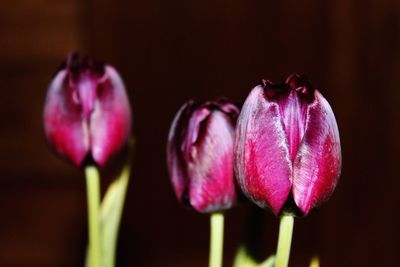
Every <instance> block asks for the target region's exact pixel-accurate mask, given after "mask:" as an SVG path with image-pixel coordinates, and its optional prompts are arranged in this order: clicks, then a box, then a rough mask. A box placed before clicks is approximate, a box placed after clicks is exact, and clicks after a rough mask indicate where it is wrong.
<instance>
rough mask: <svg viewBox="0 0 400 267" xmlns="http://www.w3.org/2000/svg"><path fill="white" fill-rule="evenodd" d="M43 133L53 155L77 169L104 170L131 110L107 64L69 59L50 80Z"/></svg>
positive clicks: (126, 128)
mask: <svg viewBox="0 0 400 267" xmlns="http://www.w3.org/2000/svg"><path fill="white" fill-rule="evenodd" d="M43 121H44V130H45V135H46V137H47V140H48V142H49V143H50V145H51V146H52V147H53V148H54V149H55V150H56V152H57V153H58V154H59V155H61V156H62V157H65V158H67V159H69V160H70V161H72V162H73V164H74V165H76V166H81V165H82V164H83V162H84V161H85V160H87V159H91V160H92V161H94V162H95V163H96V164H98V165H100V166H102V165H104V164H105V163H106V162H107V160H108V159H109V157H110V156H111V155H113V154H114V153H116V152H118V151H119V150H120V149H121V148H122V146H123V145H124V144H125V143H126V141H127V139H128V137H129V133H130V128H131V109H130V105H129V100H128V97H127V94H126V92H125V86H124V84H123V82H122V79H121V77H120V75H119V74H118V72H117V71H116V70H115V69H114V68H113V67H112V66H110V65H107V64H103V63H100V62H97V61H95V60H93V59H91V58H89V57H82V56H80V55H79V54H77V53H74V54H71V55H69V56H68V57H67V59H66V61H65V62H64V63H63V64H62V66H61V68H60V70H59V71H58V72H57V73H56V75H55V77H54V78H53V80H52V81H51V83H50V85H49V88H48V92H47V97H46V102H45V107H44V115H43Z"/></svg>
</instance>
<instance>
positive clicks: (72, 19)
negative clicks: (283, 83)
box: [0, 0, 400, 267]
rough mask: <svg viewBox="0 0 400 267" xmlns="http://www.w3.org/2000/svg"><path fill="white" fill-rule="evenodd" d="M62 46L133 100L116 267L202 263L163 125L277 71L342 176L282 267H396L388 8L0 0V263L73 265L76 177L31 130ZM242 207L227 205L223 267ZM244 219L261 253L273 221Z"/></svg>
mask: <svg viewBox="0 0 400 267" xmlns="http://www.w3.org/2000/svg"><path fill="white" fill-rule="evenodd" d="M72 50H80V51H82V52H83V53H86V54H89V55H92V56H94V57H97V58H99V59H103V60H105V61H107V62H109V63H111V64H113V65H114V66H116V67H117V68H118V70H120V72H121V74H122V76H123V78H124V80H125V83H126V85H127V88H128V90H129V95H130V98H131V101H132V105H133V110H134V128H135V133H136V137H137V147H136V151H135V160H134V163H133V165H134V170H133V176H132V179H131V184H130V186H129V189H128V198H127V204H126V207H125V211H124V215H123V219H122V229H121V233H120V242H119V250H118V266H119V267H123V266H144V267H145V266H166V267H168V266H171V267H172V266H174V267H177V266H178V267H179V266H185V267H187V266H190V267H197V266H199V267H203V266H207V263H208V242H209V236H208V230H209V229H208V227H209V225H208V223H209V219H208V217H207V216H206V215H200V214H196V213H195V212H192V211H188V210H186V209H184V208H183V207H182V206H180V205H179V204H178V203H177V201H176V199H175V196H174V194H173V191H172V188H171V185H170V183H169V180H168V176H167V172H166V164H165V145H166V137H167V133H168V129H169V125H170V123H171V121H172V119H173V116H174V115H175V113H176V111H177V110H178V109H179V107H180V106H181V105H182V104H183V102H185V101H186V100H188V99H189V98H194V99H205V98H214V97H218V96H221V95H225V96H227V97H230V98H231V99H233V100H234V101H237V102H242V101H243V100H244V99H245V97H246V96H247V94H248V93H249V90H250V89H251V88H252V87H253V86H255V85H256V84H258V83H259V82H260V81H261V79H262V78H267V79H272V80H275V81H280V80H282V79H284V78H286V76H288V75H289V74H290V73H292V72H299V73H305V74H307V75H308V77H309V79H310V81H311V82H312V84H313V85H314V86H315V87H317V88H319V89H320V91H321V92H322V93H323V94H324V95H325V97H326V98H327V99H328V101H329V102H330V103H331V105H332V107H333V110H334V112H335V114H336V118H337V121H338V124H339V129H340V134H341V141H342V149H343V170H342V176H341V180H340V182H339V184H338V187H337V189H336V191H335V193H334V194H333V197H332V198H331V199H330V201H329V202H328V203H326V204H325V205H323V206H322V207H321V208H320V209H317V210H315V211H313V212H312V213H311V214H310V215H309V216H307V217H305V218H301V219H297V220H296V222H295V231H294V237H293V247H292V255H291V266H307V264H308V262H309V260H310V258H311V256H313V255H319V256H320V259H321V264H322V266H323V267H329V266H399V259H398V255H399V254H398V252H399V251H400V233H399V226H400V216H399V204H400V195H399V193H398V190H399V186H400V176H399V174H398V168H399V160H400V158H399V152H398V151H399V149H400V138H399V137H400V123H399V122H400V118H399V116H400V111H399V106H400V87H399V85H398V80H399V78H400V2H399V1H396V0H380V1H378V0H376V1H372V0H365V1H361V0H351V1H349V0H337V1H319V0H313V1H312V0H310V1H295V0H292V1H261V0H257V1H254V0H250V1H228V0H223V1H211V0H204V1H174V0H172V1H163V0H148V1H128V0H114V1H111V0H101V1H95V0H85V1H78V0H75V1H70V0H52V1H49V0H47V1H46V0H35V1H32V0H31V1H28V0H16V1H3V2H2V3H1V4H0V83H1V87H2V88H1V89H2V92H3V93H2V96H1V98H0V99H1V103H0V125H1V131H0V151H1V154H0V155H1V156H0V157H1V160H0V212H1V216H0V266H10V267H12V266H34V267H35V266H43V267H47V266H69V267H70V266H83V259H84V250H85V244H86V199H85V180H84V177H83V174H82V173H81V172H80V171H79V170H76V169H75V168H73V167H72V166H71V165H69V164H67V163H65V162H63V161H62V160H60V159H59V158H57V157H56V156H55V155H54V154H53V153H52V152H51V151H50V150H49V149H48V147H47V145H46V142H45V141H44V137H43V133H42V107H43V102H44V98H45V94H46V89H47V85H48V84H49V81H50V79H51V77H52V75H53V74H54V72H55V70H56V69H57V67H58V66H59V64H60V63H61V61H62V60H63V58H64V56H65V55H66V54H67V53H68V52H69V51H72ZM108 181H109V180H107V179H104V180H103V187H106V186H107V182H108ZM250 212H251V205H249V204H242V205H240V206H239V207H237V208H235V209H233V210H230V211H229V212H227V217H226V232H225V234H226V240H225V266H231V263H232V258H233V255H234V253H235V251H236V249H237V247H238V246H239V244H240V242H241V239H242V237H243V235H244V227H245V225H246V220H247V219H246V218H247V217H248V215H249V214H250ZM259 217H260V218H259V224H260V226H262V227H261V228H260V229H258V228H254V229H256V232H257V236H258V237H259V239H260V240H261V241H262V242H261V243H260V244H259V245H260V246H259V247H258V253H259V254H258V255H259V257H261V258H262V257H266V256H267V255H268V254H270V253H273V252H274V251H275V247H276V238H277V228H278V220H277V219H276V218H275V217H274V216H273V215H272V213H271V212H269V211H265V212H262V213H260V214H259Z"/></svg>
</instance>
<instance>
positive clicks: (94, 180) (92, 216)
mask: <svg viewBox="0 0 400 267" xmlns="http://www.w3.org/2000/svg"><path fill="white" fill-rule="evenodd" d="M85 175H86V192H87V204H88V215H89V224H88V225H89V266H90V267H100V245H101V243H100V226H99V224H100V219H99V210H100V181H99V180H100V175H99V171H98V169H97V168H96V167H94V166H87V167H86V168H85Z"/></svg>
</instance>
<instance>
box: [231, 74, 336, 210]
mask: <svg viewBox="0 0 400 267" xmlns="http://www.w3.org/2000/svg"><path fill="white" fill-rule="evenodd" d="M234 154H235V171H236V177H237V180H238V183H239V185H240V187H241V189H242V191H243V192H244V194H245V195H246V196H247V197H248V198H249V199H251V200H252V201H253V202H255V203H256V204H257V205H259V206H260V207H267V206H268V207H270V208H271V209H272V211H273V212H274V213H275V214H276V215H282V214H285V213H292V214H293V213H296V214H298V215H307V214H308V213H309V212H310V210H311V209H313V208H314V207H316V206H318V205H319V204H321V203H322V202H323V201H325V200H327V199H328V198H329V197H330V195H331V194H332V192H333V190H334V189H335V186H336V183H337V181H338V178H339V175H340V169H341V149H340V140H339V132H338V127H337V124H336V120H335V116H334V114H333V112H332V109H331V107H330V106H329V104H328V102H327V101H326V99H325V98H324V97H323V96H322V95H321V93H320V92H319V91H317V90H315V89H313V88H312V87H311V85H310V83H309V82H308V81H307V79H306V78H305V77H304V76H299V75H297V74H294V75H291V76H290V77H289V78H288V79H287V80H286V81H285V83H283V84H273V83H271V82H270V81H263V84H262V85H259V86H256V87H255V88H254V89H253V90H252V91H251V93H250V94H249V96H248V98H247V99H246V102H245V103H244V105H243V108H242V111H241V113H240V116H239V118H238V125H237V128H236V142H235V152H234Z"/></svg>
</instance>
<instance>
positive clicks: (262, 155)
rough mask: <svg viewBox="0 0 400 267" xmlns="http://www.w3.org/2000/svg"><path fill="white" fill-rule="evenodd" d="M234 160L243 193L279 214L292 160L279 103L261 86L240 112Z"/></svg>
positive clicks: (289, 181) (250, 96) (286, 191)
mask: <svg viewBox="0 0 400 267" xmlns="http://www.w3.org/2000/svg"><path fill="white" fill-rule="evenodd" d="M235 162H236V166H235V171H236V176H237V179H238V183H239V185H240V186H241V188H242V191H243V192H244V194H245V195H247V196H248V197H249V198H250V199H251V200H253V202H255V203H257V204H258V205H259V206H260V207H265V206H269V207H270V208H271V209H272V210H273V212H274V213H275V214H276V215H278V214H279V212H280V211H281V209H282V207H283V205H284V204H285V202H286V200H287V197H288V195H289V192H290V189H291V177H292V167H291V166H292V163H291V160H290V155H289V146H288V140H287V137H286V134H285V131H284V128H283V120H282V118H281V115H280V111H279V106H278V104H277V103H276V102H274V101H271V100H268V99H267V98H266V96H265V92H264V89H263V88H262V87H261V86H257V87H255V88H254V89H253V90H252V91H251V93H250V95H249V96H248V98H247V99H246V102H245V103H244V105H243V108H242V111H241V113H240V115H239V119H238V125H237V128H236V143H235Z"/></svg>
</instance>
